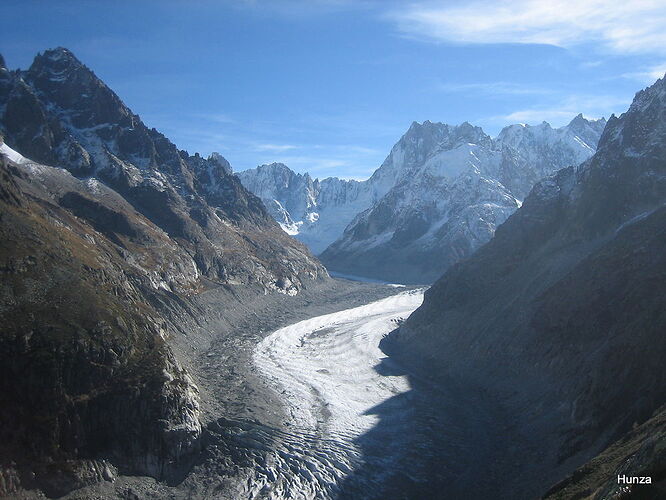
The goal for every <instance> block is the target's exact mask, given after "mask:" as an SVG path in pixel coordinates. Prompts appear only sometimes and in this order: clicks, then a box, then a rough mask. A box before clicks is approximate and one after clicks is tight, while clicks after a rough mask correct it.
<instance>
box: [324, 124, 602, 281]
mask: <svg viewBox="0 0 666 500" xmlns="http://www.w3.org/2000/svg"><path fill="white" fill-rule="evenodd" d="M604 125H605V120H603V119H601V120H597V121H588V120H586V119H585V118H583V117H582V116H581V115H579V116H577V117H576V118H575V119H574V120H573V121H572V122H571V123H570V124H569V125H567V126H566V127H562V128H559V129H553V128H551V127H550V125H548V124H547V123H545V122H544V123H543V124H542V125H539V126H536V127H530V126H526V125H512V126H510V127H506V128H505V129H504V130H502V132H501V133H500V134H499V136H498V137H497V139H495V140H493V139H491V138H490V137H489V136H488V135H486V134H485V133H484V132H483V130H481V129H480V128H479V127H473V126H472V125H470V124H468V123H463V124H462V125H459V126H457V127H451V126H449V125H445V124H441V123H430V122H424V123H423V124H418V123H414V124H413V125H412V127H411V128H410V129H409V131H408V132H407V133H406V134H405V135H404V136H403V138H402V139H400V141H399V142H398V144H396V146H394V148H393V150H392V151H391V154H390V155H389V157H388V158H387V160H386V161H385V162H384V165H382V167H381V168H380V169H378V170H377V172H375V174H373V176H372V177H371V178H370V179H369V180H368V181H367V182H368V183H376V184H378V183H381V184H382V185H384V186H391V187H390V189H389V190H388V191H387V193H386V194H385V195H384V196H383V197H382V198H381V199H379V201H377V202H376V203H375V204H374V205H373V206H372V207H371V208H369V209H368V210H366V211H365V212H363V213H361V214H359V215H358V216H357V217H356V218H355V219H354V220H353V221H352V223H351V224H350V225H349V226H348V227H347V228H346V229H345V232H344V234H343V235H342V236H341V237H340V239H338V240H337V241H336V242H335V243H333V244H332V245H331V246H330V247H329V248H327V249H326V251H325V252H324V253H323V254H322V255H321V259H322V261H323V262H324V263H325V264H326V265H327V266H328V267H329V268H330V269H333V270H336V271H343V272H346V273H349V274H359V275H363V276H370V277H374V278H381V279H385V280H390V281H399V282H406V283H430V282H432V281H434V280H435V279H437V278H438V277H439V276H441V275H442V273H443V272H444V271H445V270H446V269H448V268H449V267H450V266H451V265H453V264H454V263H456V262H458V261H460V260H461V259H463V258H465V257H467V256H469V255H471V254H472V253H473V252H474V251H475V250H476V249H477V248H478V247H480V246H481V245H482V244H484V243H486V242H487V241H488V240H490V238H492V236H493V234H494V232H495V229H496V228H497V226H499V225H500V224H501V223H502V222H504V221H505V220H506V218H507V217H508V216H509V215H511V214H512V213H513V212H514V211H515V210H516V209H517V208H518V207H519V206H520V203H521V202H520V200H522V199H523V198H524V196H525V195H526V194H527V192H528V191H529V189H530V188H531V187H532V185H533V184H534V182H536V181H537V180H538V179H540V178H542V177H544V176H545V175H547V174H550V173H552V172H554V171H555V170H558V169H560V168H562V167H564V166H567V165H572V164H578V163H580V162H581V161H582V160H584V159H586V158H588V157H589V156H590V155H592V153H594V150H595V148H596V144H597V141H598V139H599V137H600V135H601V132H602V130H603V127H604Z"/></svg>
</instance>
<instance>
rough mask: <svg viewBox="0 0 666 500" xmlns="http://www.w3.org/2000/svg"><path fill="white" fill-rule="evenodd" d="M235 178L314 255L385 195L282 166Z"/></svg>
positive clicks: (363, 185)
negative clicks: (299, 172) (314, 176)
mask: <svg viewBox="0 0 666 500" xmlns="http://www.w3.org/2000/svg"><path fill="white" fill-rule="evenodd" d="M236 175H237V176H238V178H239V179H240V181H241V182H242V183H243V186H245V187H246V188H247V189H248V190H249V191H250V192H252V193H254V194H256V195H257V196H259V197H260V198H261V200H262V201H263V202H264V204H265V205H266V208H267V209H268V211H269V213H270V214H271V215H272V216H273V217H274V218H275V220H276V221H278V222H279V223H280V226H282V228H283V229H284V230H285V231H286V232H287V233H288V234H290V235H293V236H295V237H296V238H297V239H298V240H300V241H302V242H303V243H305V244H306V245H307V246H308V248H310V250H311V251H312V252H313V253H315V254H320V253H321V252H323V251H324V250H325V249H326V247H327V246H328V245H330V244H331V243H333V242H334V241H335V240H336V239H337V238H338V237H339V236H340V235H341V234H342V232H343V231H344V229H345V227H346V226H347V225H348V224H349V223H350V222H351V221H352V219H353V218H354V217H355V216H356V215H357V214H359V213H360V212H362V211H364V210H366V209H367V208H368V207H370V205H371V204H372V203H374V202H375V201H376V200H377V199H379V197H380V196H381V195H383V194H384V193H385V189H384V190H382V189H378V188H375V186H372V185H371V184H369V183H367V182H359V181H355V180H345V179H338V178H337V177H328V178H326V179H324V180H321V181H320V180H319V179H315V180H312V177H310V174H307V173H305V174H297V173H295V172H294V171H292V170H291V169H290V168H289V167H287V166H286V165H284V164H282V163H272V164H270V165H261V166H259V167H257V168H254V169H250V170H245V171H243V172H238V173H237V174H236Z"/></svg>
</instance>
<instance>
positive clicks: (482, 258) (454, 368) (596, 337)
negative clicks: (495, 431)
mask: <svg viewBox="0 0 666 500" xmlns="http://www.w3.org/2000/svg"><path fill="white" fill-rule="evenodd" d="M665 166H666V82H665V81H664V80H663V79H662V80H659V81H657V83H655V84H654V85H653V86H652V87H650V88H648V89H646V90H644V91H641V92H639V93H638V94H637V95H636V98H635V99H634V102H633V104H632V105H631V107H630V108H629V110H628V111H627V112H626V113H624V114H623V115H622V116H620V117H619V118H617V117H612V118H611V119H610V120H609V121H608V124H607V126H606V129H605V130H604V133H603V135H602V138H601V140H600V142H599V147H598V150H597V153H596V154H595V155H594V156H593V157H592V158H591V159H590V160H588V161H587V162H585V163H583V164H582V165H580V166H579V167H577V168H573V167H570V168H567V169H564V170H561V171H559V172H558V173H557V174H555V175H554V176H552V177H550V178H548V179H547V180H545V181H543V182H540V183H539V184H537V186H535V188H534V189H533V190H532V192H531V193H530V195H529V196H528V197H527V199H526V200H525V202H524V204H523V206H522V207H521V208H520V209H519V210H518V211H516V213H515V214H514V215H512V216H511V217H510V218H509V219H508V220H507V222H505V223H504V224H503V225H502V226H500V227H499V228H498V230H497V232H496V234H495V237H494V238H493V239H492V240H491V241H490V242H489V243H488V244H486V245H485V246H483V247H481V248H480V249H479V250H478V251H477V253H475V254H474V255H473V256H472V257H470V258H469V259H467V260H466V261H464V262H462V263H460V264H458V265H456V266H454V267H452V268H451V269H450V270H449V271H448V272H446V273H445V275H444V276H443V277H442V278H441V279H440V280H438V281H437V282H436V283H435V284H434V285H433V286H432V288H431V289H430V290H429V291H428V292H427V294H426V298H425V301H424V304H423V306H422V307H421V308H419V309H418V310H417V311H415V313H414V314H413V315H412V316H411V317H410V318H409V319H408V320H407V321H406V322H405V323H404V325H402V326H401V328H400V329H399V330H398V331H397V332H396V333H395V334H393V335H392V336H390V337H389V338H388V339H386V340H385V341H384V347H385V348H386V349H387V350H389V351H390V352H392V353H394V354H395V355H398V356H403V357H406V358H408V359H413V360H415V359H418V360H419V361H418V366H419V367H420V368H421V369H420V372H421V373H424V374H426V375H428V376H430V377H432V378H434V379H435V380H439V381H440V382H442V381H444V380H446V379H447V378H448V377H451V378H454V379H457V380H462V381H464V383H467V384H469V386H470V387H471V388H473V387H477V388H482V389H483V390H487V391H490V392H491V393H492V394H494V396H495V397H496V400H497V402H498V405H502V406H503V407H505V408H506V410H507V412H508V413H509V415H511V418H513V419H514V420H515V422H516V427H515V429H513V430H511V431H510V432H512V435H513V436H514V437H515V441H516V446H515V449H514V450H513V452H512V451H510V450H508V451H507V455H506V458H505V461H506V463H503V464H494V465H493V466H492V467H499V468H500V469H501V468H502V467H505V469H504V472H505V473H507V474H510V475H511V477H512V478H513V481H512V483H511V485H512V487H513V488H514V491H513V492H512V493H511V494H509V493H507V490H505V496H511V497H512V498H520V497H530V496H533V495H536V494H539V493H543V489H542V488H543V484H544V482H545V483H546V484H547V483H548V482H551V483H553V482H555V481H556V480H558V479H561V478H562V477H564V476H565V475H566V474H568V473H570V472H571V471H572V470H573V469H575V468H576V467H578V466H580V465H581V464H582V463H584V462H585V461H587V460H589V459H590V458H591V457H593V456H594V455H595V454H597V453H599V452H600V451H601V450H603V449H604V448H605V447H606V446H607V445H608V444H609V443H611V442H612V441H613V440H615V439H617V438H618V437H619V436H621V435H622V434H623V433H625V432H626V431H627V430H628V429H630V428H631V426H632V425H633V424H634V423H641V422H643V421H645V420H646V419H647V418H648V417H649V416H650V415H651V414H652V412H653V411H654V410H655V409H657V408H658V407H660V406H661V405H662V404H663V403H664V402H665V401H666V379H665V375H664V371H663V359H665V357H666V342H664V337H663V332H664V331H666V316H665V315H664V311H666V285H665V283H666V281H665V280H664V276H665V273H666V257H665V255H666V229H665V228H666V167H665ZM480 460H482V459H481V458H480ZM511 461H513V463H511ZM510 463H511V467H509V466H508V464H510ZM487 466H488V467H491V465H489V464H487ZM537 477H539V478H540V479H541V482H539V481H537V480H536V478H537ZM500 487H505V486H501V485H500ZM508 491H510V489H509V490H508ZM515 491H519V492H520V494H516V493H515Z"/></svg>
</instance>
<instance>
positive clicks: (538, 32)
mask: <svg viewBox="0 0 666 500" xmlns="http://www.w3.org/2000/svg"><path fill="white" fill-rule="evenodd" d="M389 18H390V19H392V20H393V21H395V22H396V23H397V24H398V27H399V29H400V30H401V31H402V32H403V33H404V34H406V35H408V36H413V37H419V38H426V39H430V40H434V41H442V42H449V43H472V44H474V43H519V44H548V45H555V46H559V47H572V46H575V45H578V44H582V43H589V42H592V43H597V44H600V45H601V46H603V47H605V48H607V49H609V50H611V51H613V52H616V53H622V54H624V53H663V52H666V3H665V2H664V1H663V0H630V1H627V0H583V1H581V0H549V1H544V0H512V1H506V0H500V1H497V0H475V1H474V0H473V1H471V2H469V3H466V4H464V5H462V6H461V5H460V4H458V5H456V4H455V3H451V2H443V1H421V2H417V3H415V4H411V5H409V6H407V7H403V8H401V9H395V10H392V11H391V12H390V14H389Z"/></svg>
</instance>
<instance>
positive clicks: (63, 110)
mask: <svg viewBox="0 0 666 500" xmlns="http://www.w3.org/2000/svg"><path fill="white" fill-rule="evenodd" d="M0 129H1V132H2V136H4V139H3V140H0V160H1V161H0V276H1V279H0V283H1V285H0V294H1V296H2V300H1V302H0V322H1V323H2V325H3V328H2V330H1V332H2V333H1V334H0V428H1V429H2V431H1V433H2V439H1V440H0V466H1V467H0V495H2V494H11V493H12V492H15V491H17V490H19V489H20V488H28V489H31V488H40V489H41V490H43V491H44V492H45V493H46V494H47V495H49V496H59V495H62V494H64V493H67V492H68V491H70V490H72V489H74V488H77V487H80V486H83V485H85V484H89V483H90V482H95V481H100V480H111V479H113V475H114V474H115V473H116V472H117V471H119V472H121V473H128V474H141V475H151V476H153V477H156V478H158V479H164V480H172V479H173V478H174V477H177V476H178V474H180V473H182V472H183V470H186V469H187V467H188V464H189V463H190V461H191V460H192V457H193V455H194V454H195V453H196V452H197V450H198V448H199V446H200V445H199V437H200V434H201V424H200V422H199V403H198V395H197V393H198V391H197V388H196V386H195V385H194V383H193V382H192V379H191V378H190V376H189V375H188V374H187V372H186V370H185V369H184V368H183V367H182V366H181V364H180V363H179V362H178V360H177V359H176V357H175V356H174V354H173V352H172V349H171V348H170V346H169V338H170V337H172V336H174V335H182V334H183V333H187V332H185V331H182V328H184V327H183V326H182V325H185V324H195V325H196V324H200V322H201V318H199V317H198V316H197V315H198V314H200V310H199V311H198V310H197V309H196V308H195V307H193V306H192V303H193V302H192V301H191V300H190V298H194V297H196V296H197V294H198V293H199V292H200V291H202V290H204V289H206V288H208V289H210V288H211V287H222V288H226V289H228V290H230V292H229V293H233V290H234V288H235V287H243V289H244V290H254V291H255V292H254V293H267V292H269V291H277V292H281V293H285V294H289V295H291V294H295V293H297V292H298V291H299V290H300V289H302V288H303V287H306V286H307V285H308V283H313V282H314V281H315V280H321V279H325V278H326V276H327V274H326V271H325V270H324V269H323V267H322V266H321V265H320V264H319V263H318V262H317V261H316V259H314V258H313V257H312V256H311V255H310V253H309V252H308V251H307V249H306V248H305V247H304V246H303V245H302V244H300V243H298V242H296V241H294V240H293V239H291V238H290V237H289V236H287V235H286V234H285V233H284V232H283V231H282V230H281V229H280V227H279V226H278V225H277V223H275V221H274V220H273V219H272V218H271V217H270V216H269V214H268V213H267V212H266V210H265V208H264V206H263V204H262V203H261V201H260V200H259V199H258V198H257V197H255V196H254V195H252V194H251V193H249V192H248V191H247V190H246V189H245V188H243V186H242V185H241V183H240V182H239V181H238V179H237V178H236V177H235V176H233V175H232V173H231V168H230V166H229V164H228V162H227V161H226V160H224V158H222V157H221V156H219V155H217V154H214V155H212V156H211V157H210V158H207V159H205V158H201V157H200V156H199V155H196V154H195V155H194V156H191V155H189V154H187V153H186V152H185V151H179V150H177V149H176V147H175V146H174V145H173V144H172V143H171V142H169V141H168V139H166V138H165V137H164V136H163V135H161V134H160V133H159V132H157V131H156V130H154V129H148V128H146V127H145V125H144V124H143V123H142V122H141V121H140V119H139V117H138V116H136V115H134V114H133V113H132V112H131V111H130V110H129V109H128V108H127V107H126V106H125V105H124V104H123V103H122V102H121V101H120V99H119V98H118V97H117V96H116V95H115V94H114V93H113V92H112V91H111V90H110V89H109V88H108V87H107V86H106V85H105V84H104V83H103V82H101V81H100V80H99V79H97V78H96V77H95V75H94V74H93V73H92V72H91V71H90V70H89V69H88V68H86V67H85V66H83V65H82V64H81V63H80V62H79V61H78V60H77V59H76V58H75V57H74V56H73V55H72V54H71V53H70V52H69V51H68V50H66V49H55V50H49V51H46V52H45V53H44V54H41V55H38V56H37V57H36V58H35V61H34V63H33V64H32V66H31V67H30V69H29V70H27V71H24V72H21V71H14V72H10V71H8V70H7V69H6V68H4V67H2V68H0ZM44 164H50V165H53V166H45V165H44ZM219 307H223V304H220V305H219Z"/></svg>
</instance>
